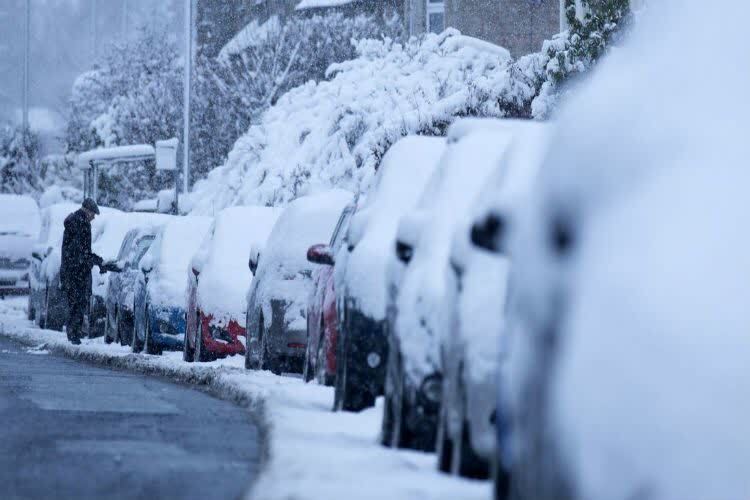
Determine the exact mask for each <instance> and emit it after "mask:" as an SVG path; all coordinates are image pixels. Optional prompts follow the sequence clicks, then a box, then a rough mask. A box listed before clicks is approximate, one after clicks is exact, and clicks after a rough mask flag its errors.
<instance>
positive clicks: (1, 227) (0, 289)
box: [0, 194, 40, 297]
mask: <svg viewBox="0 0 750 500" xmlns="http://www.w3.org/2000/svg"><path fill="white" fill-rule="evenodd" d="M39 226H40V216H39V207H38V206H37V204H36V201H34V199H33V198H31V197H29V196H24V195H17V194H0V297H3V296H5V295H21V294H24V293H27V292H29V288H30V282H29V272H30V271H31V269H30V268H31V251H32V247H33V246H34V243H35V242H36V241H37V239H38V238H39Z"/></svg>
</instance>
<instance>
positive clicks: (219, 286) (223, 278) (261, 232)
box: [193, 206, 282, 321]
mask: <svg viewBox="0 0 750 500" xmlns="http://www.w3.org/2000/svg"><path fill="white" fill-rule="evenodd" d="M281 212H282V210H281V209H280V208H274V207H262V206H247V207H230V208H225V209H224V210H222V211H221V212H219V213H218V214H217V215H216V219H215V221H214V224H213V228H212V231H211V233H210V234H209V235H208V236H207V238H206V239H205V241H204V243H203V245H201V249H200V250H199V252H198V253H197V254H196V256H195V258H194V259H193V263H194V264H195V265H196V266H198V268H199V269H200V275H199V277H198V300H199V303H200V307H201V310H202V311H204V312H206V313H207V314H211V315H213V317H214V319H217V320H218V319H224V320H226V321H228V320H230V319H235V320H238V319H240V318H244V312H245V308H246V307H245V306H246V301H245V297H246V295H247V290H248V287H249V286H250V283H251V281H252V278H253V276H252V273H251V272H250V269H249V268H248V257H249V255H250V250H251V249H252V248H263V246H264V245H265V244H266V240H267V239H268V236H269V235H270V234H271V230H272V229H273V227H274V224H276V220H277V219H278V218H279V215H280V214H281Z"/></svg>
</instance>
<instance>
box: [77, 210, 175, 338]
mask: <svg viewBox="0 0 750 500" xmlns="http://www.w3.org/2000/svg"><path fill="white" fill-rule="evenodd" d="M167 220H169V216H167V215H161V214H148V213H140V212H120V211H116V210H110V209H105V210H103V211H102V213H101V215H99V216H98V217H97V218H96V219H94V222H95V223H96V224H95V226H94V227H92V230H91V232H92V235H91V239H92V244H91V250H92V251H93V252H94V253H95V254H96V255H98V256H99V257H101V258H102V259H104V261H105V262H110V261H115V260H116V259H117V255H118V252H119V250H120V247H121V246H122V242H123V241H124V240H125V235H126V234H127V233H128V231H130V230H131V229H137V228H139V227H143V226H159V225H161V224H164V223H165V222H166V221H167ZM112 275H113V273H101V272H100V270H99V268H98V267H94V268H93V269H92V270H91V285H92V286H91V305H90V308H89V314H88V323H89V331H88V336H89V337H101V336H102V335H104V330H105V325H106V321H107V306H106V295H107V290H108V283H109V279H110V277H111V276H112Z"/></svg>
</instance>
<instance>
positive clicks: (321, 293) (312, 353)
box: [303, 203, 356, 386]
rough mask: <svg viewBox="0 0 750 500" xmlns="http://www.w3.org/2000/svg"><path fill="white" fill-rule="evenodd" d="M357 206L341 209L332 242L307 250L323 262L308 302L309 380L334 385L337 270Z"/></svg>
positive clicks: (306, 371) (306, 370)
mask: <svg viewBox="0 0 750 500" xmlns="http://www.w3.org/2000/svg"><path fill="white" fill-rule="evenodd" d="M355 208H356V206H355V205H354V204H353V203H352V204H350V205H347V206H346V208H344V210H343V211H342V212H341V217H339V221H338V224H336V229H334V231H333V235H332V236H331V241H330V244H329V245H325V244H319V245H313V246H311V247H310V249H309V250H308V251H307V260H308V261H310V262H312V263H314V264H320V268H319V269H318V270H317V271H316V273H315V286H314V287H313V290H312V293H311V294H310V300H309V302H308V306H307V349H306V351H305V365H304V373H303V377H304V379H305V382H309V381H311V380H312V379H313V378H317V379H318V382H319V383H321V384H325V385H329V386H332V385H333V384H334V382H335V380H336V339H337V338H338V317H337V314H338V313H337V310H336V291H335V290H334V279H333V273H334V264H335V260H336V257H335V256H336V254H337V253H338V251H339V250H340V248H341V245H342V243H343V241H344V235H346V230H347V228H348V227H349V220H350V219H351V216H352V214H353V213H354V211H355Z"/></svg>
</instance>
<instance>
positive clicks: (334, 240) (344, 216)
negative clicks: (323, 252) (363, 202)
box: [330, 205, 354, 254]
mask: <svg viewBox="0 0 750 500" xmlns="http://www.w3.org/2000/svg"><path fill="white" fill-rule="evenodd" d="M353 213H354V205H347V206H346V208H344V211H343V212H341V217H339V221H338V223H337V224H336V229H334V230H333V235H332V236H331V243H330V247H331V250H333V253H334V254H336V252H338V250H339V248H341V244H342V243H343V242H344V235H345V234H346V228H347V227H348V226H349V220H350V219H351V218H352V214H353Z"/></svg>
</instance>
